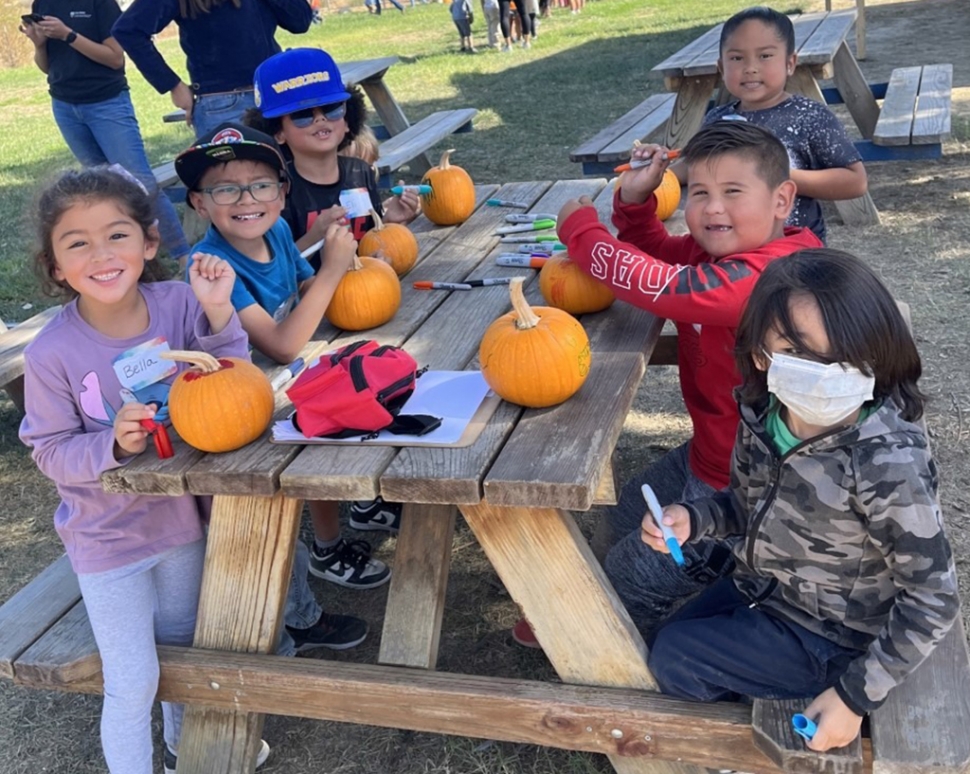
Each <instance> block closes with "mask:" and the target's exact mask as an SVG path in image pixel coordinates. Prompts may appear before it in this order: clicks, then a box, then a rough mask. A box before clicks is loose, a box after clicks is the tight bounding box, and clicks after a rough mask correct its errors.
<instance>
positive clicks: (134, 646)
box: [20, 167, 268, 774]
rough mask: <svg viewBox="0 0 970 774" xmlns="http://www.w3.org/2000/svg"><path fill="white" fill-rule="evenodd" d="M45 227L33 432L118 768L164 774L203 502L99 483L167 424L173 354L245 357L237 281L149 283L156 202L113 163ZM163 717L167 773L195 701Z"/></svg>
mask: <svg viewBox="0 0 970 774" xmlns="http://www.w3.org/2000/svg"><path fill="white" fill-rule="evenodd" d="M38 220H39V223H40V225H39V229H38V230H39V233H38V237H39V242H40V249H39V251H38V252H37V255H36V258H35V260H36V267H37V270H38V273H39V275H40V276H41V278H42V282H43V284H44V286H45V290H47V291H50V292H52V293H53V294H54V295H58V296H60V297H62V299H64V300H65V301H66V303H65V305H64V307H63V309H62V310H61V312H60V314H58V315H57V317H55V318H54V319H53V320H51V322H50V323H49V324H48V325H47V326H46V327H45V328H44V330H43V331H41V332H40V334H38V336H37V338H36V339H35V340H34V342H33V343H32V344H31V345H30V346H28V347H27V350H26V364H25V407H26V417H25V418H24V420H23V423H22V425H21V427H20V437H21V439H22V440H23V442H24V443H26V444H27V445H28V446H30V447H31V448H32V449H33V458H34V461H35V462H36V463H37V465H38V467H39V468H40V469H41V471H42V472H43V473H44V474H45V475H46V476H48V477H49V478H50V479H52V480H53V481H54V483H55V484H56V485H57V490H58V493H59V494H60V496H61V504H60V506H59V507H58V508H57V511H56V513H55V514H54V523H55V526H56V528H57V532H58V534H59V535H60V537H61V539H62V540H63V541H64V547H65V549H66V550H67V554H68V557H69V558H70V560H71V564H72V566H73V567H74V570H75V572H76V573H77V574H78V581H79V584H80V588H81V593H82V595H83V597H84V603H85V606H86V608H87V613H88V618H89V620H90V622H91V628H92V630H93V631H94V637H95V640H96V641H97V644H98V649H99V651H100V653H101V661H102V669H103V673H104V697H105V698H104V706H103V711H102V716H101V743H102V747H103V750H104V756H105V759H106V761H107V764H108V769H109V771H111V772H113V774H151V772H152V739H151V708H152V703H153V701H154V698H155V693H156V691H157V688H158V674H159V668H158V656H157V654H156V650H155V644H156V643H162V644H171V645H190V644H191V643H192V635H193V631H194V628H195V616H196V608H197V607H198V599H199V586H200V580H201V577H202V562H203V556H204V540H203V531H202V520H201V517H200V513H199V509H198V506H197V503H196V500H195V498H194V497H193V496H191V495H183V496H181V497H148V496H144V495H135V494H108V493H105V492H104V491H102V489H101V484H100V477H101V474H102V473H104V472H105V471H107V470H112V469H114V468H118V467H121V466H123V465H125V464H127V463H128V462H129V461H130V460H132V459H134V458H135V457H136V456H138V455H140V454H142V453H143V452H144V451H145V448H146V442H147V435H148V433H147V431H146V430H145V429H144V428H143V427H142V426H141V424H140V421H141V420H145V419H154V420H156V421H158V422H166V421H167V419H168V392H169V388H170V385H171V383H172V381H173V379H174V378H175V376H176V374H177V371H178V368H179V366H177V365H176V364H173V363H172V361H168V360H165V359H162V358H161V357H159V354H160V353H161V352H163V351H165V350H168V349H195V350H204V351H206V352H209V353H211V354H213V355H216V356H229V355H232V356H236V357H244V358H246V357H248V341H247V338H246V334H245V333H244V332H243V330H242V327H241V326H240V324H239V320H238V318H237V317H236V314H235V312H234V311H233V308H232V304H231V303H230V299H229V296H230V293H231V291H232V286H233V282H234V280H235V274H234V272H233V270H232V268H231V267H230V266H229V264H228V263H227V262H226V261H223V260H220V259H218V258H214V257H212V256H204V257H202V258H198V257H197V259H196V261H195V263H194V264H193V265H192V268H191V275H190V276H191V287H190V286H189V285H186V284H185V283H182V282H155V283H150V282H149V280H150V279H152V278H153V276H154V275H156V272H155V264H154V263H153V259H154V257H155V253H156V251H157V250H158V243H159V236H158V230H157V228H156V226H155V224H154V218H153V216H152V208H151V200H150V198H149V196H148V195H147V193H146V192H145V190H144V189H143V188H142V187H141V185H140V184H139V183H138V182H137V181H136V180H135V179H134V178H130V177H129V176H127V175H126V174H123V173H120V172H116V171H113V170H111V169H108V168H104V167H100V168H92V169H85V170H83V171H79V172H73V171H72V172H66V173H64V174H62V175H61V176H60V178H58V179H57V180H56V181H55V182H54V183H53V184H52V185H51V186H50V187H49V188H48V189H47V190H46V191H45V192H44V193H43V194H42V195H41V198H40V217H39V219H38ZM162 709H163V718H164V729H165V731H164V736H165V742H166V749H165V770H166V771H169V770H171V771H174V770H175V753H176V751H177V748H178V741H179V734H180V731H181V720H182V707H181V706H176V705H171V704H167V703H164V702H163V704H162ZM264 752H266V753H268V748H266V749H265V750H264ZM263 757H264V758H265V755H264V756H263Z"/></svg>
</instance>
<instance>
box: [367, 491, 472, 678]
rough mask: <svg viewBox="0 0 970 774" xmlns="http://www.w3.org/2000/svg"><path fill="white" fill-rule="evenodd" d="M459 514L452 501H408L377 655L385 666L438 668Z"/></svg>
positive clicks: (402, 520) (398, 540)
mask: <svg viewBox="0 0 970 774" xmlns="http://www.w3.org/2000/svg"><path fill="white" fill-rule="evenodd" d="M456 515H457V510H456V509H455V506H453V505H414V504H411V503H408V504H405V506H404V512H403V514H402V516H401V531H400V533H399V534H398V536H397V548H396V549H395V552H394V575H393V576H391V587H390V590H389V591H388V594H387V605H386V609H385V613H384V631H383V634H382V635H381V650H380V653H379V655H378V657H377V660H378V661H379V662H380V663H381V664H394V665H396V666H407V667H419V668H421V669H434V667H435V664H436V663H437V661H438V643H439V642H440V639H441V618H442V615H443V614H444V610H445V591H446V590H447V587H448V568H449V566H450V564H451V541H452V537H453V535H454V533H455V516H456Z"/></svg>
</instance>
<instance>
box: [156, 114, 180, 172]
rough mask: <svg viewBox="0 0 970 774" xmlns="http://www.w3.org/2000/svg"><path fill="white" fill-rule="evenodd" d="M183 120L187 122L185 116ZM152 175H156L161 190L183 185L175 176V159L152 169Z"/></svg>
mask: <svg viewBox="0 0 970 774" xmlns="http://www.w3.org/2000/svg"><path fill="white" fill-rule="evenodd" d="M182 120H183V121H184V120H185V114H184V113H183V114H182ZM152 174H153V175H155V182H156V183H158V187H159V188H168V187H169V186H173V185H179V184H181V182H182V181H181V180H179V176H178V175H177V174H175V159H172V160H171V161H166V162H165V163H163V164H159V165H158V166H157V167H152Z"/></svg>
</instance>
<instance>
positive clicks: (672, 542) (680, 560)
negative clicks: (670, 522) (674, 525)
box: [640, 484, 684, 567]
mask: <svg viewBox="0 0 970 774" xmlns="http://www.w3.org/2000/svg"><path fill="white" fill-rule="evenodd" d="M640 492H641V493H642V494H643V499H644V500H645V501H646V503H647V507H648V508H649V509H650V513H652V514H653V520H654V521H655V522H657V526H658V527H660V531H661V532H662V533H663V536H664V543H666V544H667V548H668V549H669V550H670V555H671V556H672V557H673V558H674V561H675V562H677V564H678V565H680V566H681V567H683V566H684V552H683V551H681V550H680V543H679V542H678V541H677V538H676V537H675V536H674V531H673V530H672V529H671V528H670V527H668V526H667V525H666V524H664V523H663V518H664V509H663V508H661V507H660V501H659V500H657V495H655V494H654V493H653V490H652V489H651V488H650V484H644V485H643V486H642V487H640Z"/></svg>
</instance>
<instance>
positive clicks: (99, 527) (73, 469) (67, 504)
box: [20, 282, 249, 573]
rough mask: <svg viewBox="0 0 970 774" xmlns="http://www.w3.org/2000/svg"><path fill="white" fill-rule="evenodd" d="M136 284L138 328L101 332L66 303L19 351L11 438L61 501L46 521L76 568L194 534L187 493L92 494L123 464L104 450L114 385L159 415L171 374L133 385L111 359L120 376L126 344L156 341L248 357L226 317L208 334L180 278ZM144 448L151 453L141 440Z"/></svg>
mask: <svg viewBox="0 0 970 774" xmlns="http://www.w3.org/2000/svg"><path fill="white" fill-rule="evenodd" d="M140 287H141V290H142V295H143V296H144V298H145V301H146V303H147V304H148V315H149V324H148V329H147V330H146V331H145V332H144V333H141V334H139V335H138V336H134V337H132V338H126V339H115V338H111V337H109V336H105V335H104V334H101V333H99V332H98V331H96V330H95V329H94V328H92V327H91V326H90V325H88V324H87V323H86V322H84V320H82V319H81V316H80V315H79V314H78V311H77V302H76V301H72V302H71V303H69V304H67V305H66V306H65V307H64V309H63V310H62V311H61V312H60V314H58V315H57V317H55V318H54V319H53V320H51V321H50V322H49V323H48V324H47V326H45V328H44V329H43V330H42V331H41V332H40V333H39V334H37V337H36V338H35V339H34V341H33V342H32V343H31V344H30V345H29V346H28V347H27V349H26V351H25V356H26V359H25V374H24V375H25V389H24V393H25V408H26V416H25V417H24V420H23V422H22V423H21V425H20V438H21V440H22V441H23V442H24V443H25V444H27V445H28V446H30V447H32V449H33V452H32V455H33V458H34V461H35V462H36V463H37V466H38V467H39V468H40V470H41V472H43V473H44V475H46V476H47V477H48V478H50V479H52V480H53V481H54V483H55V484H56V485H57V491H58V493H59V494H60V496H61V504H60V505H59V506H58V508H57V511H56V513H55V514H54V526H55V527H56V529H57V533H58V534H59V535H60V537H61V540H62V541H63V542H64V547H65V549H66V550H67V554H68V557H69V558H70V561H71V565H72V566H73V567H74V571H75V572H77V573H96V572H104V571H106V570H111V569H114V568H116V567H121V566H123V565H126V564H130V563H131V562H135V561H138V560H140V559H144V558H145V557H148V556H154V555H156V554H159V553H161V552H163V551H166V550H168V549H170V548H173V547H175V546H179V545H184V544H186V543H191V542H193V541H195V540H198V539H199V538H201V537H202V523H201V519H200V514H199V509H198V506H197V504H196V499H195V497H194V496H192V495H189V494H186V495H182V496H180V497H166V496H149V495H137V494H108V493H106V492H104V491H102V489H101V483H100V476H101V474H102V473H104V472H105V471H106V470H112V469H114V468H118V467H121V466H122V465H124V464H125V462H124V461H118V460H117V459H115V456H114V418H115V415H116V414H117V412H118V410H119V409H120V408H121V405H122V403H123V399H122V394H123V392H122V391H123V390H127V391H128V392H130V393H131V394H132V395H131V396H129V397H133V398H134V399H135V400H137V401H138V402H140V403H145V404H155V405H156V406H157V411H156V418H157V419H160V420H166V421H167V419H168V391H169V387H170V386H171V383H172V381H173V380H174V378H175V377H174V376H168V377H166V378H164V379H162V380H160V381H157V382H154V383H151V384H145V385H142V384H135V383H133V382H132V378H131V377H129V378H127V379H126V382H125V383H124V384H123V383H122V381H121V377H119V374H118V373H117V372H116V368H115V367H116V365H117V366H118V368H119V370H121V371H122V372H124V371H125V365H126V364H127V365H128V366H129V367H128V369H127V370H128V371H129V373H131V372H134V371H137V369H136V368H135V367H134V364H135V363H137V362H139V358H138V357H135V358H134V359H132V358H131V351H132V350H133V349H134V348H137V347H139V346H142V347H143V346H144V345H145V343H146V342H151V341H153V340H164V341H165V342H167V344H168V347H169V348H170V349H193V350H202V351H205V352H209V353H210V354H213V355H216V356H219V357H224V356H234V357H242V358H246V359H248V358H249V354H248V349H249V342H248V339H247V337H246V333H245V331H243V329H242V326H241V325H240V324H239V319H238V318H237V317H236V315H235V314H233V316H232V319H231V320H230V322H229V324H228V325H227V326H226V327H225V328H224V329H223V330H222V331H220V332H219V333H217V334H212V333H211V331H210V329H209V321H208V318H206V316H205V314H204V312H203V311H202V307H201V306H200V305H199V303H198V301H197V300H196V299H195V296H194V295H193V293H192V289H191V288H190V287H189V286H188V285H187V284H185V283H183V282H159V283H154V284H146V285H141V286H140ZM155 343H159V342H155ZM140 351H141V352H144V351H145V350H144V349H142V350H140ZM182 367H183V368H184V365H183V366H182ZM135 378H137V377H135ZM146 453H147V454H154V453H155V452H154V451H153V450H152V445H151V444H149V449H148V451H146Z"/></svg>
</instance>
